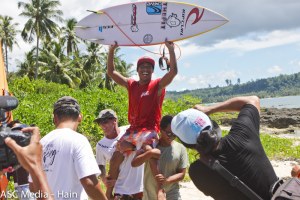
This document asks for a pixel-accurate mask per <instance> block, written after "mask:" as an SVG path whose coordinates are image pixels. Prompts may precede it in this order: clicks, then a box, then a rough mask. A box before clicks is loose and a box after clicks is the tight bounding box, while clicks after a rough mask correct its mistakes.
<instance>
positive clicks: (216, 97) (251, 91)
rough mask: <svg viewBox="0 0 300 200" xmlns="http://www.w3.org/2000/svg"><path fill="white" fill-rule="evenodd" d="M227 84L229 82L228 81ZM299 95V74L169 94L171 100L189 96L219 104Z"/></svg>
mask: <svg viewBox="0 0 300 200" xmlns="http://www.w3.org/2000/svg"><path fill="white" fill-rule="evenodd" d="M228 83H229V80H228ZM299 94H300V73H296V74H292V75H280V76H277V77H272V78H267V79H258V80H256V81H249V82H247V83H244V84H236V85H231V84H229V85H228V86H227V87H219V86H217V87H214V88H204V89H196V90H185V91H182V92H169V93H168V97H170V98H172V99H178V98H181V96H182V95H190V96H193V97H196V98H201V99H202V100H203V102H204V103H212V102H220V101H223V100H225V99H229V98H231V97H234V96H239V95H258V96H259V97H260V98H266V97H276V96H289V95H299Z"/></svg>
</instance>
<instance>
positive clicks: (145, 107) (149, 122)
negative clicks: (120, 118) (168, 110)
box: [128, 79, 166, 132]
mask: <svg viewBox="0 0 300 200" xmlns="http://www.w3.org/2000/svg"><path fill="white" fill-rule="evenodd" d="M159 81H160V79H156V80H151V81H150V82H149V83H148V84H145V85H140V84H139V82H138V81H135V80H133V79H129V80H128V96H129V109H128V121H129V123H130V128H129V130H130V131H144V130H155V131H157V132H159V123H160V119H161V109H162V103H163V100H164V97H165V94H166V90H165V89H163V90H162V92H161V95H160V96H158V94H157V93H158V86H159Z"/></svg>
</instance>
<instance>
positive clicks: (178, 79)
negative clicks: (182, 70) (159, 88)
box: [174, 74, 187, 82]
mask: <svg viewBox="0 0 300 200" xmlns="http://www.w3.org/2000/svg"><path fill="white" fill-rule="evenodd" d="M186 79H187V78H186V76H183V75H180V74H177V75H176V76H175V78H174V82H176V81H177V82H182V81H185V80H186Z"/></svg>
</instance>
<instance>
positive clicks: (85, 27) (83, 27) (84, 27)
mask: <svg viewBox="0 0 300 200" xmlns="http://www.w3.org/2000/svg"><path fill="white" fill-rule="evenodd" d="M74 28H82V29H87V28H92V27H89V26H74Z"/></svg>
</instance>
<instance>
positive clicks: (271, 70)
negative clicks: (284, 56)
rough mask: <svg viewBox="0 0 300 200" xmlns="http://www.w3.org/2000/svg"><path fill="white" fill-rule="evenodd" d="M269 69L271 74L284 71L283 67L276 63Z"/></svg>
mask: <svg viewBox="0 0 300 200" xmlns="http://www.w3.org/2000/svg"><path fill="white" fill-rule="evenodd" d="M267 71H268V72H269V73H271V74H279V73H280V72H282V68H281V67H280V66H278V65H275V66H272V67H270V68H268V70H267Z"/></svg>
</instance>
